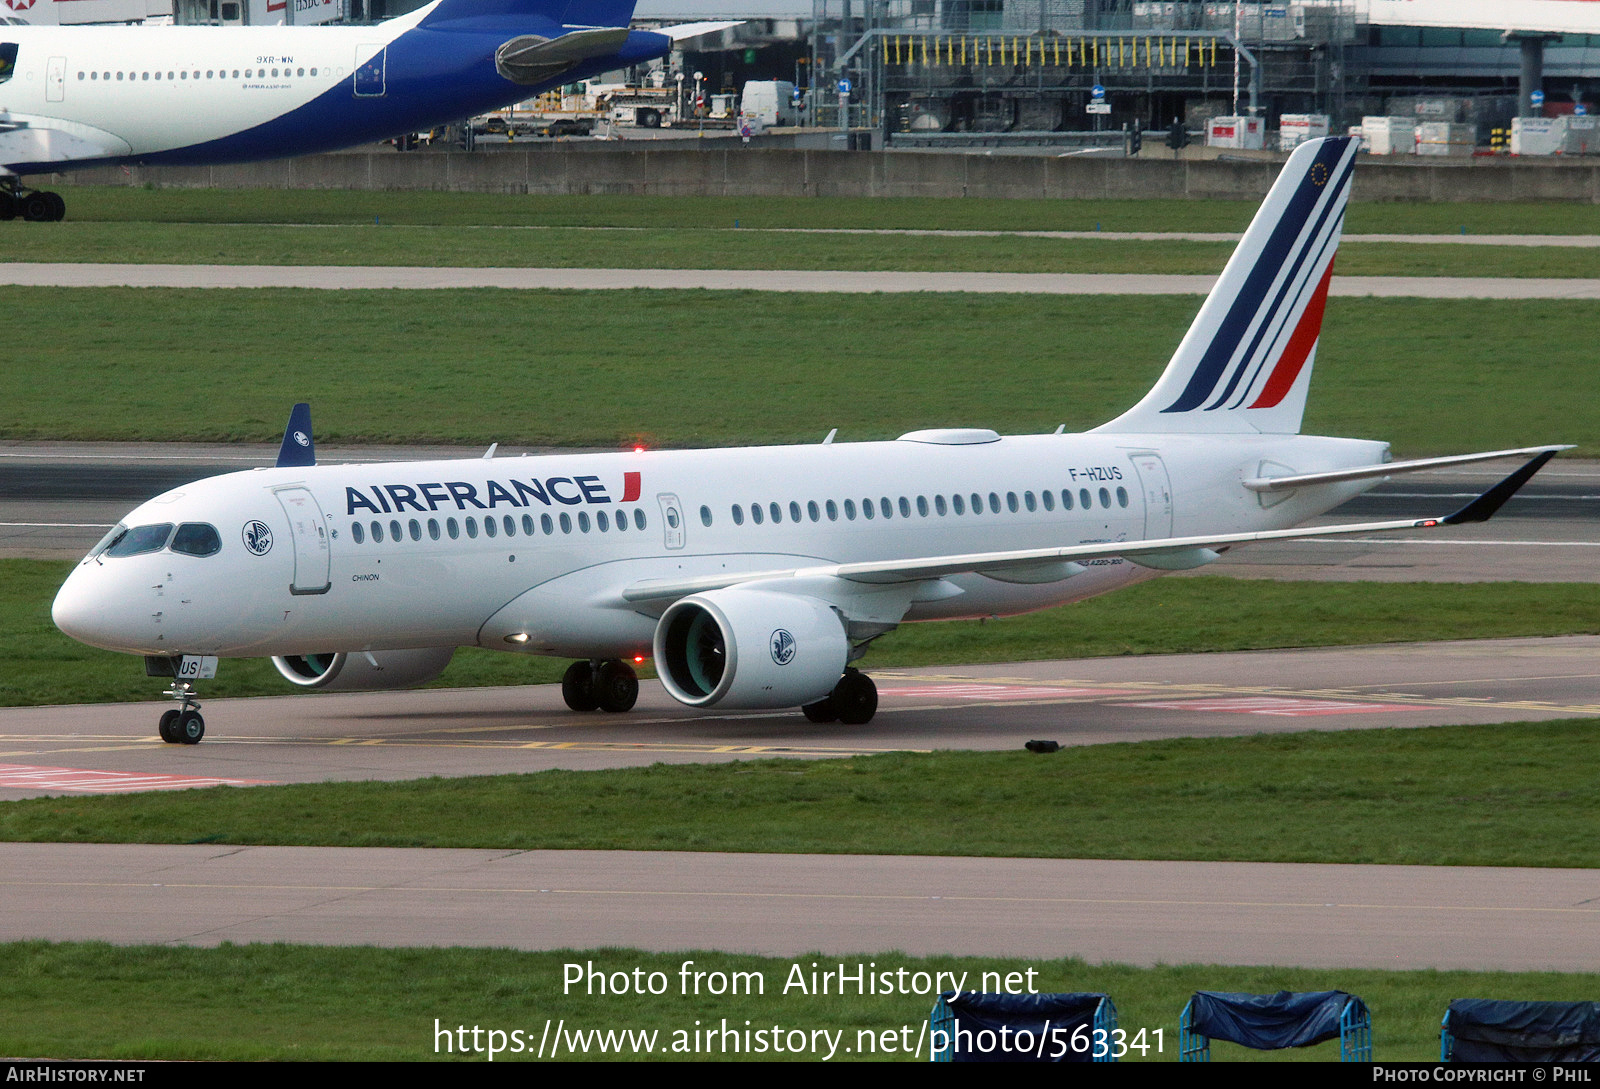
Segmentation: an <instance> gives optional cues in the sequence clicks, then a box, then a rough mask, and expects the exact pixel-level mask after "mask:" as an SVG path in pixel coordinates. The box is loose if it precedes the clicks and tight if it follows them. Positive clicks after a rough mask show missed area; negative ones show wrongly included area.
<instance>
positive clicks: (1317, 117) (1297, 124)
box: [1278, 113, 1328, 151]
mask: <svg viewBox="0 0 1600 1089" xmlns="http://www.w3.org/2000/svg"><path fill="white" fill-rule="evenodd" d="M1326 135H1328V115H1327V114H1325V113H1286V114H1284V115H1283V116H1282V117H1280V118H1279V119H1278V147H1279V149H1280V150H1282V151H1291V150H1293V149H1294V148H1295V147H1297V146H1299V145H1300V144H1302V143H1304V142H1305V141H1307V140H1315V139H1317V138H1319V137H1322V136H1326Z"/></svg>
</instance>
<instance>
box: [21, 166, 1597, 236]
mask: <svg viewBox="0 0 1600 1089" xmlns="http://www.w3.org/2000/svg"><path fill="white" fill-rule="evenodd" d="M65 195H66V197H67V203H68V207H69V216H70V220H69V222H77V223H212V224H216V223H319V224H333V223H346V224H369V223H372V222H374V220H378V221H381V222H382V223H387V224H409V225H439V226H466V225H489V226H542V227H654V228H662V227H678V228H683V227H732V226H734V224H735V222H737V223H738V224H739V225H740V226H741V227H766V228H794V227H842V228H857V229H860V228H866V229H879V230H919V229H922V230H927V229H934V230H1001V231H1092V230H1096V229H1101V230H1106V231H1242V230H1244V228H1245V226H1246V225H1247V224H1248V223H1249V222H1250V217H1251V216H1253V215H1254V214H1255V209H1256V202H1255V201H1254V200H1238V201H1224V200H1187V201H1186V200H1001V199H987V198H985V199H977V198H962V199H955V198H946V199H937V198H915V197H904V198H848V197H648V196H626V195H617V194H607V195H600V196H525V195H514V194H501V193H437V192H400V191H392V190H380V191H366V190H340V189H295V190H272V189H154V188H151V189H135V188H127V187H96V186H84V187H77V186H74V187H72V188H70V189H68V190H66V194H65ZM1354 196H1355V203H1353V204H1352V205H1351V208H1350V212H1349V215H1348V218H1347V221H1346V224H1345V230H1346V231H1347V232H1349V233H1352V234H1457V233H1459V232H1460V231H1461V229H1462V228H1463V227H1465V228H1466V229H1467V231H1468V233H1470V234H1600V206H1597V205H1592V204H1578V203H1568V202H1560V203H1556V202H1550V203H1533V202H1523V203H1517V202H1506V203H1495V204H1445V203H1428V204H1409V203H1402V202H1392V203H1362V202H1361V199H1360V198H1361V182H1360V175H1359V172H1358V174H1357V178H1356V186H1355V191H1354ZM12 233H13V234H14V235H20V234H21V232H20V231H18V232H12ZM10 238H11V236H7V240H8V243H9V241H10Z"/></svg>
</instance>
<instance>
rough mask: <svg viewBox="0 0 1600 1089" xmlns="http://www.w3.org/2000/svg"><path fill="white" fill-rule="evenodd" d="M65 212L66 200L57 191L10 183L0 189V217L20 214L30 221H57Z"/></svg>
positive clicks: (12, 217) (59, 220)
mask: <svg viewBox="0 0 1600 1089" xmlns="http://www.w3.org/2000/svg"><path fill="white" fill-rule="evenodd" d="M66 214H67V202H66V201H64V200H62V199H61V195H60V194H59V193H46V192H43V191H41V190H38V189H24V188H22V187H21V186H19V185H11V186H7V187H6V188H3V189H0V219H16V218H17V217H18V216H21V217H22V218H23V219H26V220H27V221H29V222H30V223H59V222H61V220H62V219H63V218H64V217H65V216H66Z"/></svg>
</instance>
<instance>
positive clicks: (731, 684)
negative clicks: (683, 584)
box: [655, 586, 850, 707]
mask: <svg viewBox="0 0 1600 1089" xmlns="http://www.w3.org/2000/svg"><path fill="white" fill-rule="evenodd" d="M849 653H850V643H849V640H848V639H847V638H846V637H845V631H844V621H843V620H841V619H840V617H839V614H838V613H836V612H835V611H834V610H833V608H832V607H831V606H830V605H828V604H827V603H826V602H823V601H818V600H817V599H816V598H810V597H800V596H798V595H795V594H784V593H777V592H774V591H770V590H746V589H741V588H740V587H737V586H734V587H730V588H728V589H726V590H713V591H711V592H710V593H705V594H695V595H693V596H691V597H686V598H683V599H682V600H680V601H675V602H673V604H672V605H671V607H669V608H668V609H667V611H666V612H665V613H663V614H662V615H661V621H660V623H658V624H657V625H656V635H655V662H656V673H657V674H658V675H659V676H660V677H661V683H662V685H663V686H664V687H665V688H666V690H667V694H668V695H670V696H671V697H672V698H673V699H675V700H677V701H678V702H679V703H684V704H688V705H689V706H690V707H715V706H722V707H798V706H800V705H801V704H805V703H814V702H816V701H817V700H820V699H821V698H822V697H824V696H826V695H827V694H828V693H829V692H832V691H833V686H834V685H836V684H838V683H839V677H840V675H841V674H842V673H843V672H844V666H845V660H846V658H847V657H848V655H849Z"/></svg>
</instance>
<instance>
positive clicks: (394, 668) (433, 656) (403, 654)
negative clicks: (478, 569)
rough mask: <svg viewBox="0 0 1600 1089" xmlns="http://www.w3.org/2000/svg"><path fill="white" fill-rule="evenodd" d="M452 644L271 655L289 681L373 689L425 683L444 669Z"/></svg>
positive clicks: (320, 686)
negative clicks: (351, 651)
mask: <svg viewBox="0 0 1600 1089" xmlns="http://www.w3.org/2000/svg"><path fill="white" fill-rule="evenodd" d="M455 652H456V648H455V647H427V648H425V649H423V650H384V651H378V652H377V653H374V654H367V653H365V652H363V651H357V652H356V653H354V654H344V653H339V654H286V655H284V656H282V657H278V658H273V659H272V664H273V665H275V666H277V667H278V672H279V673H282V674H283V676H284V678H285V679H286V680H288V681H289V683H291V684H293V685H295V686H296V687H299V688H316V689H320V690H321V691H323V692H377V691H381V690H383V689H386V688H410V687H412V686H413V685H418V684H426V683H428V682H429V681H431V680H433V679H434V678H435V677H437V676H438V675H439V674H441V673H443V672H444V667H445V666H447V665H449V664H450V658H451V657H452V656H453V655H454V654H455Z"/></svg>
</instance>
